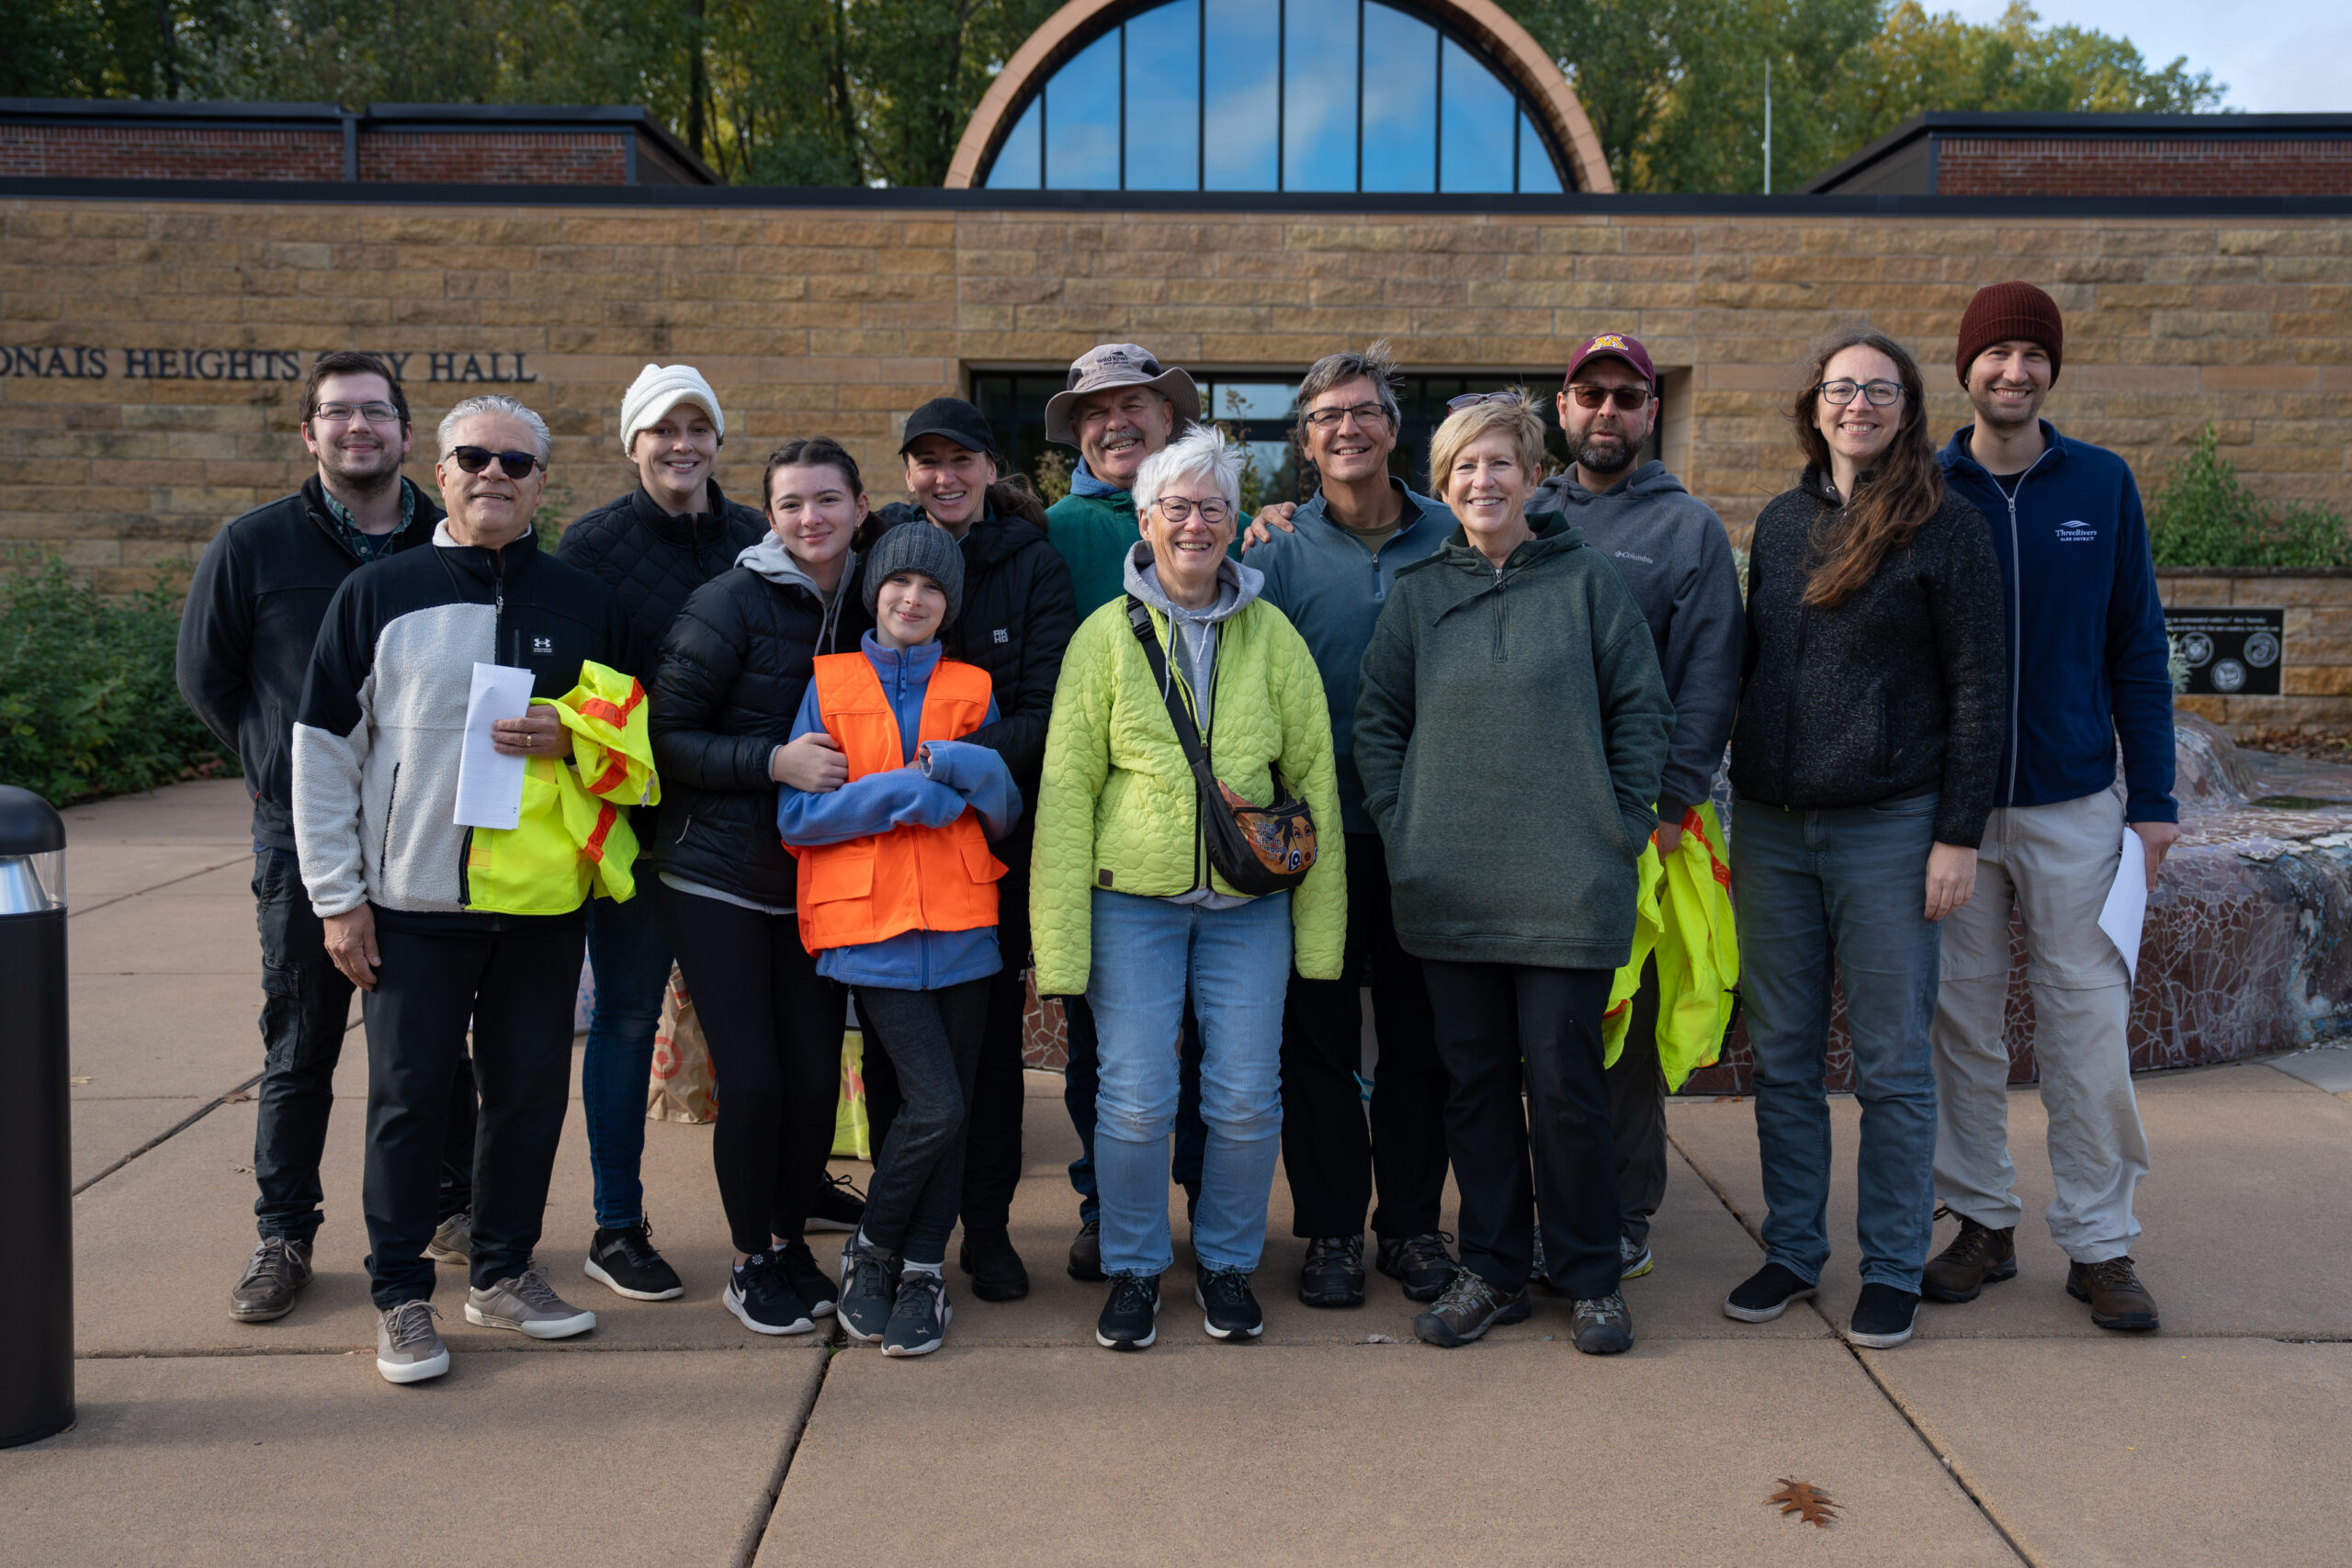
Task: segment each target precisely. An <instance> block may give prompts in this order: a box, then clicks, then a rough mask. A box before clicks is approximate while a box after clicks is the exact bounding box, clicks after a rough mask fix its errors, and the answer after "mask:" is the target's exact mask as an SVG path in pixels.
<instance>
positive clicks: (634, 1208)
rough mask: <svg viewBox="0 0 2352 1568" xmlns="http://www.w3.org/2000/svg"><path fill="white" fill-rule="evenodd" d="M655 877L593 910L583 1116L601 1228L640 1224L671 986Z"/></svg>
mask: <svg viewBox="0 0 2352 1568" xmlns="http://www.w3.org/2000/svg"><path fill="white" fill-rule="evenodd" d="M652 884H653V870H652V868H651V867H650V866H647V865H643V864H640V865H639V871H638V883H637V897H634V898H629V899H627V900H624V901H623V902H620V903H617V904H616V903H615V902H614V901H613V900H611V899H610V898H592V899H590V900H589V903H588V966H589V967H590V968H591V969H594V971H595V972H596V1002H595V1007H594V1010H592V1011H591V1012H590V1013H589V1015H588V1049H587V1051H586V1053H585V1054H584V1055H582V1058H581V1062H580V1111H581V1117H582V1120H583V1121H585V1122H587V1123H588V1169H589V1172H590V1174H591V1175H592V1177H593V1178H594V1181H595V1190H596V1224H597V1226H598V1227H599V1228H600V1229H604V1230H620V1229H624V1228H626V1227H628V1226H629V1225H635V1224H643V1223H644V1217H645V1188H644V1185H643V1183H642V1182H640V1181H639V1178H638V1168H639V1165H640V1164H641V1163H642V1161H643V1160H644V1157H645V1085H646V1080H647V1079H648V1078H649V1077H651V1076H652V1072H653V1032H654V1030H655V1029H656V1028H657V1027H659V1026H660V1024H661V1022H662V991H663V989H664V988H665V987H667V986H668V985H669V982H670V933H669V931H667V930H666V929H665V928H664V927H663V925H662V900H661V899H660V898H659V897H656V896H655V894H654V891H653V886H652Z"/></svg>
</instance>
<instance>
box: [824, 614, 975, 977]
mask: <svg viewBox="0 0 2352 1568" xmlns="http://www.w3.org/2000/svg"><path fill="white" fill-rule="evenodd" d="M816 671H817V672H816V683H817V709H818V713H819V714H820V716H822V718H823V719H824V722H825V729H826V731H827V732H828V733H829V734H831V736H832V738H833V740H834V743H835V744H837V745H838V746H840V747H841V749H842V758H843V760H844V761H847V762H848V763H849V776H850V779H851V781H852V782H854V781H856V780H858V779H862V778H864V777H865V776H866V775H867V774H869V773H888V772H889V771H890V770H891V769H893V768H900V767H904V766H905V765H906V754H905V749H904V741H903V740H902V739H901V738H900V735H899V716H898V714H897V713H896V712H895V711H893V710H892V708H891V706H890V698H889V695H888V693H886V692H884V691H883V690H882V678H881V677H880V676H879V675H877V674H876V673H875V672H874V665H873V663H872V662H871V661H870V660H867V659H866V657H865V654H863V653H829V654H825V655H823V656H822V657H820V658H819V659H818V660H816ZM988 716H989V677H988V672H987V671H984V670H981V669H979V668H978V667H977V666H975V665H970V664H961V663H957V662H956V661H955V660H950V659H942V660H940V661H939V663H938V664H937V665H936V666H934V667H933V670H932V672H931V683H930V685H929V687H928V688H927V689H926V690H925V691H924V693H923V698H922V717H921V718H920V719H919V720H918V722H917V729H916V733H917V735H918V737H919V738H920V739H922V740H926V741H928V740H960V739H963V738H964V737H965V736H967V735H969V734H970V733H971V732H972V731H974V730H975V729H978V728H979V727H980V726H981V725H982V724H984V723H986V722H987V721H988ZM787 847H789V846H787ZM794 853H795V854H797V856H798V857H799V859H800V880H799V897H798V899H797V903H798V906H799V911H800V942H801V945H802V946H804V947H806V948H808V950H809V952H810V953H822V952H823V951H825V949H827V948H829V947H859V946H863V945H865V943H867V942H887V941H888V940H889V939H890V938H891V937H894V936H897V935H899V933H900V932H901V931H977V930H978V929H979V928H980V927H983V926H992V925H994V924H996V884H997V878H999V877H1001V876H1002V875H1003V874H1004V864H1003V863H1002V862H1001V861H999V860H998V859H997V858H996V856H995V855H993V854H991V853H990V852H989V841H988V835H987V834H985V833H984V832H982V831H981V829H980V819H979V817H978V814H977V813H976V812H974V811H972V810H970V809H969V808H967V809H966V810H965V812H964V814H963V815H962V816H961V817H958V818H956V820H955V821H953V822H950V823H949V824H948V825H947V826H946V827H944V828H920V827H915V826H913V825H911V824H910V825H906V826H901V827H898V828H894V829H891V830H890V831H889V832H887V833H868V834H867V835H865V837H864V838H862V839H852V840H849V841H848V842H846V843H841V844H821V845H814V846H806V847H802V848H799V849H796V850H794Z"/></svg>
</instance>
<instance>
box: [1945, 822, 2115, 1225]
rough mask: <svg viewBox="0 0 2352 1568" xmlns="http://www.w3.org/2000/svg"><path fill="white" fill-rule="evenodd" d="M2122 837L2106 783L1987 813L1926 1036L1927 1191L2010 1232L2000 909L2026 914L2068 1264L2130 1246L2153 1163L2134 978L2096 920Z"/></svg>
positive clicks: (1951, 925)
mask: <svg viewBox="0 0 2352 1568" xmlns="http://www.w3.org/2000/svg"><path fill="white" fill-rule="evenodd" d="M2122 841H2123V803H2122V801H2121V800H2120V798H2118V797H2117V795H2115V793H2114V792H2113V791H2111V790H2102V791H2100V792H2099V793H2098V794H2097V795H2085V796H2083V797H2082V798H2081V799H2079V800H2068V801H2062V802H2060V803H2059V804H2057V805H2055V806H2029V807H2007V808H2004V809H2002V810H1997V811H1996V812H1994V813H1993V817H1992V820H1991V821H1990V822H1989V823H1987V824H1986V825H1985V841H1984V843H1983V844H1982V845H1981V846H1980V847H1979V848H1978V850H1977V852H1976V892H1975V895H1974V897H1971V898H1970V899H1969V901H1968V903H1967V904H1966V905H1964V906H1963V907H1962V908H1959V909H1956V910H1954V911H1953V912H1952V913H1951V914H1950V915H1948V916H1946V917H1945V918H1944V922H1943V928H1944V929H1943V972H1942V981H1941V985H1940V987H1939V995H1938V998H1937V1005H1936V1021H1935V1028H1934V1031H1933V1033H1932V1035H1931V1037H1930V1038H1931V1042H1932V1043H1933V1046H1934V1050H1935V1062H1936V1078H1937V1086H1938V1090H1939V1110H1938V1113H1937V1122H1936V1197H1937V1199H1938V1200H1939V1201H1941V1202H1942V1203H1944V1204H1945V1205H1947V1206H1948V1207H1949V1208H1951V1211H1952V1212H1953V1213H1958V1214H1964V1215H1966V1216H1967V1217H1968V1218H1970V1219H1972V1220H1974V1221H1975V1222H1976V1223H1977V1224H1981V1225H1988V1226H1990V1227H1992V1228H1993V1229H1995V1230H2005V1229H2007V1228H2009V1227H2011V1226H2013V1225H2015V1224H2017V1223H2018V1219H2019V1217H2020V1216H2021V1215H2022V1214H2023V1213H2024V1205H2023V1204H2021V1203H2019V1202H2018V1198H2017V1192H2016V1186H2017V1168H2016V1167H2015V1166H2014V1165H2012V1164H2011V1163H2010V1160H2009V1129H2008V1110H2009V1106H2008V1087H2007V1086H2008V1072H2009V1057H2008V1052H2007V1049H2006V1048H2005V1047H2004V1045H2003V1044H2002V1041H2001V1019H2002V1012H2003V1010H2004V1008H2005V1004H2006V1003H2007V997H2008V988H2009V910H2010V908H2011V907H2012V906H2014V907H2015V908H2017V910H2018V913H2019V915H2020V916H2021V917H2022V919H2023V922H2024V925H2025V942H2026V977H2027V979H2028V981H2029V982H2030V985H2031V986H2032V988H2033V1010H2034V1036H2033V1053H2034V1060H2035V1062H2036V1063H2037V1064H2038V1065H2039V1066H2040V1068H2041V1104H2042V1109H2043V1110H2044V1111H2046V1112H2047V1113H2048V1115H2049V1119H2050V1167H2051V1173H2052V1175H2053V1176H2054V1177H2055V1178H2056V1179H2057V1188H2058V1196H2057V1200H2056V1201H2054V1202H2052V1204H2051V1205H2050V1214H2049V1219H2050V1235H2051V1237H2052V1239H2053V1240H2054V1241H2056V1242H2057V1243H2058V1245H2059V1247H2061V1248H2062V1249H2063V1250H2064V1252H2065V1254H2066V1256H2067V1257H2069V1258H2073V1259H2074V1260H2075V1262H2077V1263H2098V1262H2103V1261H2105V1260H2106V1259H2108V1258H2120V1257H2122V1256H2123V1255H2124V1254H2126V1253H2128V1252H2130V1251H2131V1238H2132V1237H2133V1236H2136V1235H2139V1234H2140V1225H2139V1222H2138V1221H2137V1220H2135V1219H2133V1218H2132V1215H2131V1196H2132V1193H2133V1192H2134V1190H2137V1189H2138V1187H2139V1185H2140V1181H2141V1179H2142V1178H2143V1177H2145V1176H2146V1175H2147V1174H2148V1139H2147V1134H2146V1133H2145V1132H2144V1131H2143V1129H2142V1128H2141V1125H2140V1106H2139V1101H2138V1100H2136V1099H2135V1098H2134V1097H2133V1095H2132V1092H2131V1055H2130V1052H2129V1050H2128V1048H2127V1047H2126V1044H2125V1041H2124V1027H2125V1024H2126V1022H2127V1021H2128V1020H2129V1018H2130V1016H2131V975H2130V971H2129V970H2127V969H2126V968H2125V967H2124V964H2123V956H2122V954H2121V953H2118V952H2117V951H2116V950H2115V943H2114V942H2111V941H2109V938H2108V935H2107V933H2106V932H2105V931H2101V930H2099V926H2098V914H2099V909H2100V908H2101V907H2102V906H2103V905H2104V904H2105V903H2106V901H2107V893H2108V889H2109V886H2111V885H2112V884H2113V882H2114V879H2115V868H2116V863H2117V852H2118V850H2119V849H2120V846H2121V844H2122Z"/></svg>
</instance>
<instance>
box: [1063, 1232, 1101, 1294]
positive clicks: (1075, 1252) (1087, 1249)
mask: <svg viewBox="0 0 2352 1568" xmlns="http://www.w3.org/2000/svg"><path fill="white" fill-rule="evenodd" d="M1069 1277H1070V1278H1071V1279H1073V1280H1085V1281H1086V1282H1087V1283H1088V1284H1090V1285H1099V1284H1101V1283H1102V1282H1103V1280H1104V1279H1106V1278H1108V1276H1106V1275H1105V1274H1104V1273H1103V1222H1102V1221H1100V1220H1089V1221H1087V1222H1086V1223H1085V1224H1082V1225H1080V1226H1079V1227H1078V1237H1077V1239H1076V1240H1074V1241H1072V1242H1071V1243H1070V1244H1069Z"/></svg>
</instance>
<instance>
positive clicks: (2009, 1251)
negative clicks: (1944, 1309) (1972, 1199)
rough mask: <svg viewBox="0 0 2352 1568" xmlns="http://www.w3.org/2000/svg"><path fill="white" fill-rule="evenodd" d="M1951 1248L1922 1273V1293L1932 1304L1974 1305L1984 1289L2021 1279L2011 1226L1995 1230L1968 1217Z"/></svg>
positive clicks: (1963, 1217) (1962, 1216) (2014, 1231)
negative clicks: (1971, 1303) (1978, 1293)
mask: <svg viewBox="0 0 2352 1568" xmlns="http://www.w3.org/2000/svg"><path fill="white" fill-rule="evenodd" d="M1953 1217H1954V1218H1955V1219H1957V1220H1959V1221H1960V1234H1959V1235H1956V1236H1954V1237H1952V1238H1951V1246H1950V1247H1945V1248H1944V1249H1943V1250H1942V1251H1941V1252H1939V1253H1938V1254H1936V1255H1935V1257H1933V1258H1929V1259H1928V1266H1927V1268H1926V1269H1922V1270H1921V1271H1920V1274H1919V1293H1920V1294H1921V1295H1923V1296H1925V1297H1927V1298H1928V1300H1929V1301H1931V1302H1973V1301H1974V1300H1975V1299H1976V1294H1977V1292H1979V1291H1982V1290H1983V1289H1984V1288H1985V1286H1987V1285H1992V1284H1997V1283H1999V1282H2000V1281H2001V1280H2014V1279H2016V1278H2017V1277H2018V1233H2017V1227H2016V1226H2014V1225H2012V1226H2010V1227H2009V1228H2007V1230H1997V1231H1996V1230H1994V1229H1993V1228H1991V1227H1990V1226H1988V1225H1980V1224H1977V1223H1976V1222H1975V1221H1974V1220H1972V1219H1970V1218H1969V1217H1968V1216H1967V1215H1966V1214H1957V1215H1954V1216H1953Z"/></svg>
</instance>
